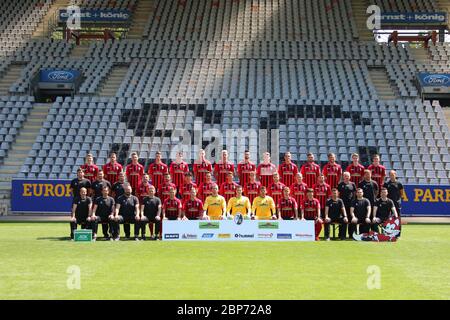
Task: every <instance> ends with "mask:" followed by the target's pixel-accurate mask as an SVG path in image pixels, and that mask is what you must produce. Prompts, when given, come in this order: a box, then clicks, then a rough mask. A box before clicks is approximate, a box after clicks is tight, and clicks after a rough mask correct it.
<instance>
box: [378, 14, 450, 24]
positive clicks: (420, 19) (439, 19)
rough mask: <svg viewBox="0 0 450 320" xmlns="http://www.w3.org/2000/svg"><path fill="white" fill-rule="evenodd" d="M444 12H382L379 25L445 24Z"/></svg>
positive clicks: (445, 16) (445, 15)
mask: <svg viewBox="0 0 450 320" xmlns="http://www.w3.org/2000/svg"><path fill="white" fill-rule="evenodd" d="M446 23H447V13H446V12H383V13H381V24H382V25H383V24H385V25H392V24H396V25H402V24H405V25H406V24H416V25H420V24H433V25H438V24H446Z"/></svg>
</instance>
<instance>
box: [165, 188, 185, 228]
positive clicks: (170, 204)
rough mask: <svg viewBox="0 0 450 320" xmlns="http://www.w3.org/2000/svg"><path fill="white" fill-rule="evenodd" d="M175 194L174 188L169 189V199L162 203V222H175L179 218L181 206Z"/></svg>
mask: <svg viewBox="0 0 450 320" xmlns="http://www.w3.org/2000/svg"><path fill="white" fill-rule="evenodd" d="M175 193H176V189H175V188H172V189H170V193H169V198H168V199H166V201H164V204H163V207H162V214H163V220H177V219H180V218H181V210H182V208H183V205H182V203H181V201H180V199H178V198H176V197H175ZM161 232H162V231H161Z"/></svg>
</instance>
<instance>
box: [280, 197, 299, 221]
mask: <svg viewBox="0 0 450 320" xmlns="http://www.w3.org/2000/svg"><path fill="white" fill-rule="evenodd" d="M277 209H278V212H280V214H281V218H283V219H291V218H294V217H295V210H297V209H298V205H297V201H295V199H294V198H293V197H289V198H287V199H286V198H285V197H283V198H281V199H280V201H278V204H277Z"/></svg>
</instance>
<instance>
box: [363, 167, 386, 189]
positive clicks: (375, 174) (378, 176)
mask: <svg viewBox="0 0 450 320" xmlns="http://www.w3.org/2000/svg"><path fill="white" fill-rule="evenodd" d="M367 169H368V170H370V171H371V172H372V180H375V182H376V183H377V184H378V185H379V186H380V187H379V188H378V195H379V194H380V191H381V186H383V185H384V178H385V177H386V167H384V166H382V165H378V166H375V165H373V164H371V165H370V166H369V167H368V168H367Z"/></svg>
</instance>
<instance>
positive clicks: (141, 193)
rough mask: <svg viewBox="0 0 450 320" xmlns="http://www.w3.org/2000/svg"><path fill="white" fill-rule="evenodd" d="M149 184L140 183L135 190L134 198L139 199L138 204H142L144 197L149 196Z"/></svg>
mask: <svg viewBox="0 0 450 320" xmlns="http://www.w3.org/2000/svg"><path fill="white" fill-rule="evenodd" d="M150 186H151V184H150V182H147V183H144V182H142V183H141V184H140V185H139V187H138V188H137V190H136V196H137V197H138V199H139V203H143V200H144V198H145V197H148V196H149V193H150Z"/></svg>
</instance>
